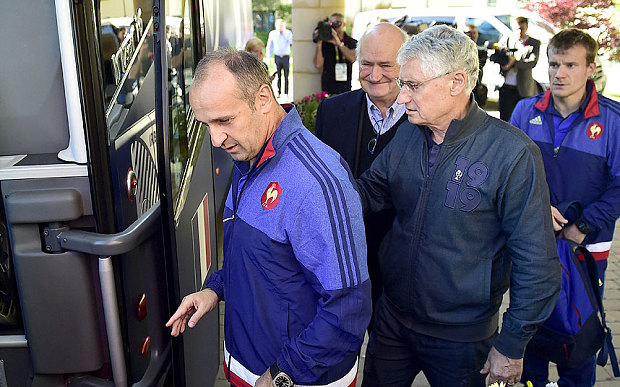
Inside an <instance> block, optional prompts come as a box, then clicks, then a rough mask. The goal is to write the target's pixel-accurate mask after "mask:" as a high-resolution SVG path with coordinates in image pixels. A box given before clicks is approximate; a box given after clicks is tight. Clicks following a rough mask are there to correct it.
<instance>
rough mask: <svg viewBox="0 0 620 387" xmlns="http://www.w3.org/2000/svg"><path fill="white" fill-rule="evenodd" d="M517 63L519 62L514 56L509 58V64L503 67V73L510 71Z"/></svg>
mask: <svg viewBox="0 0 620 387" xmlns="http://www.w3.org/2000/svg"><path fill="white" fill-rule="evenodd" d="M516 62H517V60H516V59H515V58H514V56H509V57H508V63H506V64H505V65H503V66H502V71H508V70H510V69H511V68H512V66H514V65H515V63H516Z"/></svg>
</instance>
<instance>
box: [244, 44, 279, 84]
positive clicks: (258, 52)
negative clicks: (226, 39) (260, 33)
mask: <svg viewBox="0 0 620 387" xmlns="http://www.w3.org/2000/svg"><path fill="white" fill-rule="evenodd" d="M245 50H246V51H247V52H249V53H250V54H252V55H254V56H255V57H256V58H257V59H258V60H260V61H261V62H263V58H264V57H265V53H264V50H265V44H264V43H263V41H262V40H260V39H259V38H257V37H253V38H250V39H248V41H247V42H245ZM263 64H264V65H265V68H266V69H268V70H269V66H267V63H265V62H263ZM275 77H276V73H273V74H272V75H271V76H270V78H271V80H272V81H273V80H274V78H275Z"/></svg>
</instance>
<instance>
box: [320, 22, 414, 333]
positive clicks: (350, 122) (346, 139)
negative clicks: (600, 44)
mask: <svg viewBox="0 0 620 387" xmlns="http://www.w3.org/2000/svg"><path fill="white" fill-rule="evenodd" d="M407 38H408V37H407V34H405V33H404V32H403V31H402V30H401V29H400V28H398V27H396V26H395V25H393V24H390V23H380V24H377V25H375V26H373V27H371V28H370V29H368V30H367V31H366V32H365V33H364V35H363V36H362V37H361V39H360V41H359V44H358V46H357V58H358V61H359V66H360V83H361V85H362V89H360V90H355V91H350V92H347V93H344V94H340V95H337V96H334V97H331V98H328V99H326V100H323V102H322V103H321V104H320V105H319V109H318V112H317V118H316V126H315V132H316V135H317V136H318V137H319V138H320V139H321V140H322V141H323V142H325V143H326V144H327V145H329V146H331V147H332V148H334V149H335V150H336V151H337V152H338V153H340V155H341V156H342V157H343V158H344V160H345V161H346V162H347V163H348V164H349V167H350V168H351V171H352V172H353V175H354V176H355V177H358V176H359V175H360V174H361V173H362V172H364V171H365V170H366V169H368V168H369V167H370V164H371V163H372V162H373V160H374V159H375V158H376V157H377V155H378V154H379V153H380V152H381V150H382V149H383V148H385V146H386V145H387V144H388V142H389V141H390V140H391V139H392V138H393V137H394V134H395V133H396V129H397V127H398V126H399V125H400V124H401V123H403V122H404V121H406V120H407V115H406V114H405V107H404V105H400V104H397V103H396V98H397V97H398V92H399V88H398V85H397V84H396V81H395V78H396V77H397V76H398V72H399V71H400V65H398V63H397V61H396V57H397V55H398V49H399V48H400V46H401V45H402V44H403V43H404V42H405V41H407ZM393 219H394V212H393V210H385V211H380V212H378V213H370V214H368V215H366V217H365V218H364V221H365V224H366V240H367V244H368V271H369V273H370V280H371V282H372V299H373V304H374V301H375V300H376V299H378V298H379V296H380V295H381V293H382V291H383V283H382V281H381V275H380V272H379V265H378V261H377V253H378V250H379V245H380V243H381V241H382V240H383V237H384V236H385V234H386V233H387V231H388V230H389V229H390V227H391V224H392V220H393ZM371 326H372V320H371V325H370V327H371Z"/></svg>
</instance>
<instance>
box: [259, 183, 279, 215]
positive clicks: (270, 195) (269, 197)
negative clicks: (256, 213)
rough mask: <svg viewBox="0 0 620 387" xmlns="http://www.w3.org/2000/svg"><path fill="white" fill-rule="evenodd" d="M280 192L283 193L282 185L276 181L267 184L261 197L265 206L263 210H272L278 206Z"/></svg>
mask: <svg viewBox="0 0 620 387" xmlns="http://www.w3.org/2000/svg"><path fill="white" fill-rule="evenodd" d="M280 194H282V187H280V184H278V183H276V182H273V181H272V182H271V183H269V185H268V186H267V189H266V190H265V192H263V196H262V197H261V198H260V204H261V206H263V210H271V209H273V208H276V206H277V205H278V201H279V200H280Z"/></svg>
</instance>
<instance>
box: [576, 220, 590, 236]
mask: <svg viewBox="0 0 620 387" xmlns="http://www.w3.org/2000/svg"><path fill="white" fill-rule="evenodd" d="M575 223H576V224H577V229H578V230H579V231H580V232H582V233H583V234H586V235H588V234H590V233H591V232H592V229H591V228H590V226H589V225H588V223H587V222H586V221H585V220H584V219H583V218H579V219H578V220H577V222H575Z"/></svg>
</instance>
